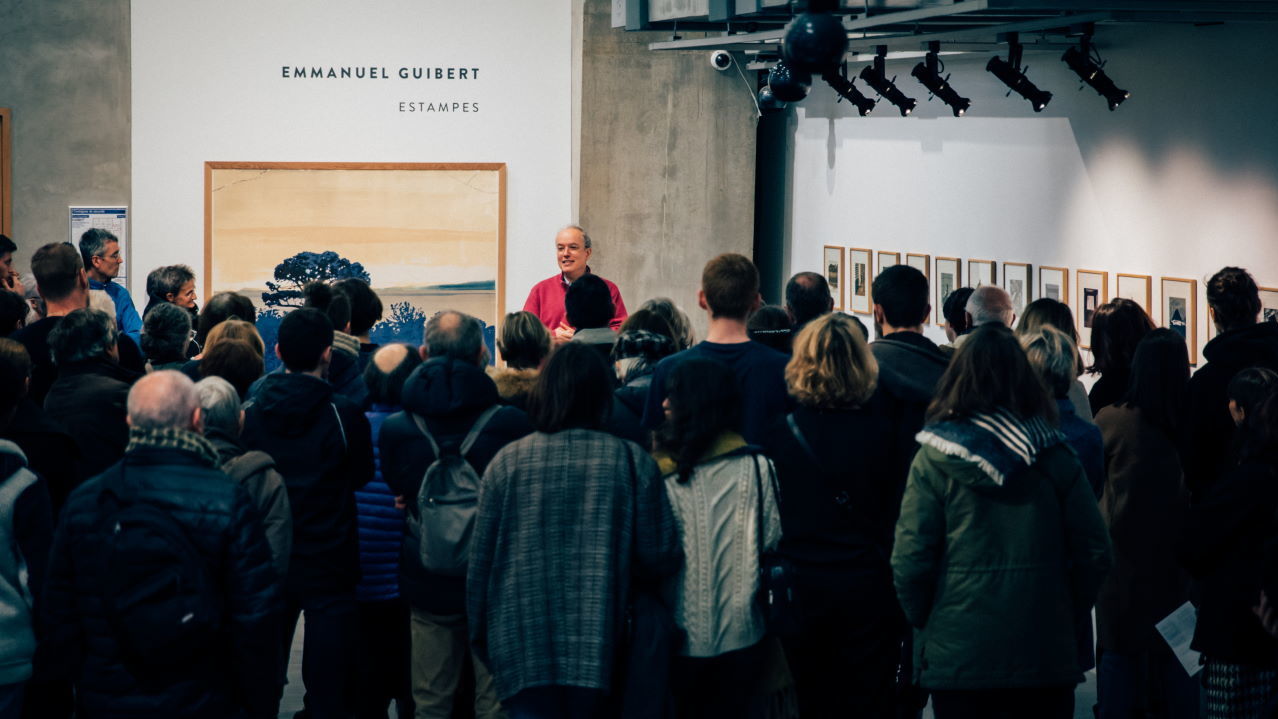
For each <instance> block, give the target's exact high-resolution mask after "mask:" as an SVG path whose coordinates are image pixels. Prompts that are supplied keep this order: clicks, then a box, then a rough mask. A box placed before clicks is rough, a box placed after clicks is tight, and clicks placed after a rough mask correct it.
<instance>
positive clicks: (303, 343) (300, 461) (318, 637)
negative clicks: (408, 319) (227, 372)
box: [241, 307, 373, 719]
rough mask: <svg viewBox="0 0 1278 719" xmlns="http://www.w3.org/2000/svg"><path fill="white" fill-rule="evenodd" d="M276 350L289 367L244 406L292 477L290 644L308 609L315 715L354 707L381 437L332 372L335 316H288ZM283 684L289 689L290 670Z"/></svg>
mask: <svg viewBox="0 0 1278 719" xmlns="http://www.w3.org/2000/svg"><path fill="white" fill-rule="evenodd" d="M275 353H276V355H278V356H279V358H280V359H281V360H282V361H283V363H284V371H283V372H278V373H272V374H269V375H267V376H266V378H265V379H264V380H262V383H261V385H260V386H259V388H258V390H257V392H256V393H255V394H254V395H253V399H252V400H250V401H249V402H248V404H246V405H245V407H244V431H243V433H242V435H241V438H242V440H243V444H244V447H245V448H246V449H256V450H261V451H263V452H265V453H266V454H268V455H270V456H271V457H272V458H273V459H274V460H275V466H276V469H278V470H279V473H280V474H281V475H283V477H284V485H285V487H286V488H287V489H288V501H289V505H290V506H291V507H292V509H293V548H292V556H290V557H289V564H288V576H287V578H286V581H285V600H286V614H285V618H284V622H285V631H284V633H283V635H282V636H281V637H280V640H281V642H282V646H283V647H284V648H285V649H286V650H287V648H288V647H289V646H291V644H292V642H293V628H294V627H295V626H296V624H297V618H298V615H299V614H301V613H302V612H305V613H306V646H305V649H304V652H303V657H302V680H303V682H304V683H305V684H306V695H305V696H304V697H303V702H304V704H305V706H306V710H307V715H308V716H309V717H310V719H326V718H327V717H333V718H337V717H341V718H342V719H346V718H347V717H349V716H351V715H352V714H353V713H354V711H355V707H354V701H355V697H354V694H355V687H354V680H355V676H356V667H355V661H354V657H355V644H356V641H357V636H356V635H357V633H358V629H359V627H358V616H357V614H356V607H355V584H356V582H357V581H358V580H359V537H358V534H357V530H356V524H355V490H357V489H359V488H360V487H363V486H364V485H365V484H367V483H368V481H369V480H370V479H372V477H373V442H372V437H371V435H370V430H369V426H368V419H367V418H366V417H365V416H364V412H363V411H362V410H361V409H360V407H359V406H358V405H356V404H355V403H354V402H352V401H350V400H349V399H347V398H346V397H344V396H342V395H340V394H337V393H335V392H334V391H333V386H332V385H330V384H329V383H328V382H326V381H325V380H324V373H325V371H326V370H327V369H328V364H329V362H330V361H331V359H332V356H333V322H332V321H331V320H330V319H329V318H328V315H326V314H324V313H323V312H321V311H319V310H317V309H313V308H309V307H303V308H301V309H296V310H293V311H292V312H289V313H288V314H287V315H286V316H285V317H284V319H283V320H281V321H280V327H279V334H278V339H277V344H276V346H275ZM277 678H278V679H280V680H281V684H280V688H281V689H282V688H283V682H282V680H283V676H282V675H280V676H278V677H277Z"/></svg>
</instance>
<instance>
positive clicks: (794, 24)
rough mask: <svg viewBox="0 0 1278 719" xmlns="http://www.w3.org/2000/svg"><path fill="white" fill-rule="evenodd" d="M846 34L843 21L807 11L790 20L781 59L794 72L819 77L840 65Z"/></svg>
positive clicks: (831, 15) (825, 14)
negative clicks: (800, 71)
mask: <svg viewBox="0 0 1278 719" xmlns="http://www.w3.org/2000/svg"><path fill="white" fill-rule="evenodd" d="M847 51H848V33H847V30H844V29H843V21H842V20H840V19H839V16H837V15H833V14H831V13H814V12H807V13H804V14H802V15H800V16H798V17H796V18H795V19H793V20H791V21H790V24H789V26H788V27H786V30H785V40H784V42H783V43H782V46H781V56H782V58H784V59H785V61H786V63H787V64H788V65H789V66H790V67H793V68H794V69H796V70H803V71H804V72H809V73H812V74H814V75H820V74H822V73H824V72H825V71H827V70H831V69H833V68H835V67H836V66H838V65H839V64H841V63H842V62H843V55H844V54H845V53H846V52H847Z"/></svg>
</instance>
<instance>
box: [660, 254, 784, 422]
mask: <svg viewBox="0 0 1278 719" xmlns="http://www.w3.org/2000/svg"><path fill="white" fill-rule="evenodd" d="M762 301H763V299H762V297H760V296H759V271H758V270H757V269H756V268H755V266H754V263H753V262H751V261H750V260H749V259H748V258H746V257H743V256H741V255H737V254H724V255H719V256H718V257H716V258H714V259H712V260H710V261H709V262H707V263H706V266H705V269H704V270H702V273H701V291H700V292H698V293H697V304H699V305H700V306H701V309H703V310H705V311H706V312H707V313H708V314H709V315H710V331H709V332H707V333H706V340H705V341H704V342H702V343H700V344H697V345H695V346H693V347H691V348H689V349H687V350H684V351H683V352H680V353H679V354H676V355H672V356H670V357H667V358H666V359H664V360H662V361H661V363H660V364H658V365H657V369H656V371H655V372H654V373H653V376H652V385H651V386H650V387H649V388H648V399H647V402H646V403H645V404H644V413H643V426H644V429H648V430H655V429H656V428H657V427H659V426H660V425H661V423H662V422H663V421H664V420H665V412H664V410H663V409H662V406H661V404H662V402H664V401H665V399H666V378H667V377H669V376H670V373H671V372H672V371H673V370H674V368H675V367H676V366H677V365H678V364H679V363H680V362H682V361H683V360H685V359H688V358H690V357H706V358H709V359H713V360H717V361H719V362H722V363H724V364H725V365H727V366H728V367H730V368H731V369H732V371H733V372H734V373H735V374H736V376H737V382H738V383H739V384H740V385H741V394H742V399H743V400H744V408H743V409H744V412H743V416H742V418H741V434H742V436H744V437H745V440H746V441H747V442H751V443H753V444H760V443H761V442H762V441H763V436H764V433H765V432H766V431H767V429H768V426H769V425H771V424H772V422H773V421H775V420H776V418H777V417H780V416H781V415H783V414H785V413H786V412H787V411H789V409H790V406H791V401H790V395H789V393H788V392H787V390H786V385H785V365H786V363H787V362H788V361H789V360H790V358H789V357H787V356H786V355H784V354H782V353H781V352H778V351H776V350H774V349H771V348H770V347H765V346H764V345H761V344H759V343H758V342H753V341H751V340H750V336H749V335H748V334H747V333H746V320H747V319H748V318H749V317H750V313H751V312H754V311H755V310H756V309H758V308H759V305H760V304H762Z"/></svg>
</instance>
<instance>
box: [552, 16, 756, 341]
mask: <svg viewBox="0 0 1278 719" xmlns="http://www.w3.org/2000/svg"><path fill="white" fill-rule="evenodd" d="M584 3H585V5H584V16H583V31H582V67H581V125H580V127H581V133H580V142H581V170H580V186H579V187H580V221H581V224H582V225H583V226H584V227H586V228H587V229H588V230H589V231H590V234H591V237H592V239H594V240H595V242H596V249H595V253H594V257H593V258H592V260H591V266H592V268H593V269H594V270H595V271H596V272H598V273H599V274H601V275H603V276H604V277H607V278H609V279H611V280H613V281H614V282H616V283H617V284H618V286H619V287H620V288H621V291H622V296H623V297H624V298H625V300H626V304H627V306H628V307H630V308H631V309H635V308H637V307H638V306H639V305H640V304H641V303H642V302H643V301H644V300H646V299H648V298H651V297H656V296H660V295H664V296H667V297H670V298H672V299H674V300H675V302H677V303H678V304H679V305H681V306H682V307H683V308H684V310H686V311H687V312H688V314H689V315H690V316H691V317H692V318H693V321H694V323H695V324H696V327H697V328H698V333H697V334H698V336H699V337H704V335H705V327H706V323H705V317H704V313H703V312H701V311H700V310H699V309H698V308H697V301H696V292H697V289H698V288H699V286H700V281H701V268H702V266H703V265H705V263H706V260H708V259H710V258H711V257H713V256H714V255H717V254H719V253H721V252H739V253H741V254H744V255H746V256H750V255H751V252H752V247H753V244H754V171H755V123H756V118H755V108H754V102H753V100H751V94H752V92H751V91H750V90H749V89H748V88H747V86H746V85H745V84H744V83H743V82H742V78H741V76H740V75H738V74H737V72H736V71H735V70H733V71H731V72H727V73H720V72H717V71H715V70H714V69H713V68H712V67H711V66H710V63H709V62H708V60H707V57H708V55H707V53H705V52H653V51H650V50H648V47H647V44H648V43H649V42H652V41H654V40H668V39H670V38H669V35H668V34H667V33H648V32H642V33H640V32H629V33H628V32H623V31H621V30H614V29H612V27H611V19H612V16H611V12H612V10H611V3H610V2H609V1H608V0H584ZM750 75H751V74H750V73H746V76H747V77H750ZM546 244H547V250H548V251H549V246H550V241H549V238H547V243H546Z"/></svg>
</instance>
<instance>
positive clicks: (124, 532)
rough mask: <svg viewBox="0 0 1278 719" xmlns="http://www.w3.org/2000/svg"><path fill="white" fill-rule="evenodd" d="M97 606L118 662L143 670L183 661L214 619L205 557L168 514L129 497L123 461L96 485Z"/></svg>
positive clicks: (218, 611) (208, 638)
mask: <svg viewBox="0 0 1278 719" xmlns="http://www.w3.org/2000/svg"><path fill="white" fill-rule="evenodd" d="M98 502H99V506H100V507H101V508H102V509H103V520H102V521H103V525H102V529H103V531H104V538H103V541H104V544H105V552H104V554H103V566H102V587H101V590H102V606H103V611H104V613H105V614H106V618H107V621H108V623H109V624H110V625H111V629H112V632H113V633H114V635H115V637H116V639H117V640H118V641H119V642H120V646H121V649H122V650H123V652H124V654H125V657H126V659H127V660H128V661H129V662H130V663H132V664H134V665H135V666H141V667H144V668H146V669H147V670H149V671H156V672H163V671H164V670H165V669H168V668H172V667H182V666H187V667H189V666H190V662H191V658H192V657H199V656H201V655H203V653H204V650H205V649H206V648H207V647H209V646H210V645H211V644H213V642H214V640H215V638H216V637H217V635H218V629H219V628H220V627H221V624H222V616H223V608H222V600H221V596H220V593H219V592H218V591H217V588H216V585H215V582H214V580H213V577H212V574H211V572H210V569H209V565H208V562H207V561H206V560H205V559H204V557H203V555H201V554H200V552H199V550H198V549H197V548H196V547H195V545H194V544H192V543H191V540H190V538H189V537H187V535H186V530H185V529H184V528H183V527H182V525H181V524H179V523H178V522H177V520H176V519H174V518H173V516H172V515H170V514H169V513H167V512H165V511H164V510H162V509H160V508H159V507H156V506H155V505H152V504H148V503H147V502H145V501H142V500H140V499H139V498H138V496H137V486H136V485H134V484H131V483H130V482H129V481H128V478H127V477H126V476H125V471H124V462H121V463H120V464H118V465H116V467H115V468H114V469H112V470H111V471H109V472H108V473H107V474H106V475H105V476H104V477H103V482H102V493H101V495H100V497H99V500H98Z"/></svg>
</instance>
